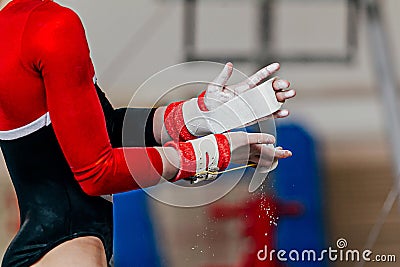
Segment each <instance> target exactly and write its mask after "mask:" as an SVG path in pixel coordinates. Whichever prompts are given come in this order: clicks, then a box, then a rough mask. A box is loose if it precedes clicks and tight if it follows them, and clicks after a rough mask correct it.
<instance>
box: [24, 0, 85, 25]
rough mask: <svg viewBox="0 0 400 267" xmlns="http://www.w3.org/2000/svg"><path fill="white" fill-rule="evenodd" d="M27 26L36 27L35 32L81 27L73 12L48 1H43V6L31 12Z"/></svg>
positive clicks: (77, 17)
mask: <svg viewBox="0 0 400 267" xmlns="http://www.w3.org/2000/svg"><path fill="white" fill-rule="evenodd" d="M29 24H30V25H32V26H34V27H37V28H36V30H41V29H44V30H55V29H60V28H65V27H68V28H73V27H78V28H82V27H83V26H82V22H81V19H80V18H79V16H78V14H77V13H76V12H75V11H73V10H72V9H70V8H67V7H64V6H61V5H59V4H57V3H55V2H53V1H50V0H45V1H43V4H41V5H40V6H38V7H37V8H36V9H35V10H33V11H32V13H31V16H30V21H29Z"/></svg>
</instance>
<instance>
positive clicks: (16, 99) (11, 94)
mask: <svg viewBox="0 0 400 267" xmlns="http://www.w3.org/2000/svg"><path fill="white" fill-rule="evenodd" d="M0 12H1V13H0V25H2V26H1V27H0V40H1V41H0V130H1V131H6V130H12V129H16V128H18V127H21V126H24V125H26V124H28V123H30V122H32V121H34V120H36V119H37V118H39V117H40V116H42V115H43V114H45V113H46V112H49V114H50V118H51V121H52V127H53V129H54V132H55V134H56V137H57V140H58V142H59V144H60V146H61V149H62V151H63V153H64V155H65V158H66V160H67V162H68V164H69V165H70V167H71V170H72V171H73V173H74V176H75V178H76V180H77V181H78V182H79V184H80V186H81V187H82V189H83V190H84V191H85V192H86V193H87V194H90V195H104V194H111V193H117V192H123V191H128V190H132V189H136V188H138V183H137V180H140V183H139V184H140V185H141V186H143V185H145V186H150V185H154V184H156V183H158V181H159V178H160V173H162V168H163V166H162V161H161V157H160V155H159V153H158V152H157V150H155V149H154V148H114V149H113V148H112V147H111V145H110V141H109V138H108V135H107V131H106V126H105V121H104V116H103V113H102V109H101V106H100V103H99V100H98V97H97V94H96V91H95V87H94V85H93V75H94V69H93V66H92V62H91V59H90V55H89V48H88V45H87V41H86V36H85V32H84V28H83V26H82V24H81V21H80V19H79V17H78V16H77V15H76V14H75V13H74V12H73V11H71V10H70V9H67V8H64V7H61V6H60V5H58V4H56V3H54V2H51V1H46V0H45V1H42V0H14V1H12V2H11V3H10V4H8V5H7V6H6V7H5V8H4V9H3V10H1V11H0ZM126 162H129V167H128V164H127V163H126ZM129 168H130V170H129ZM131 173H132V174H131ZM132 176H133V177H132ZM135 180H136V181H135Z"/></svg>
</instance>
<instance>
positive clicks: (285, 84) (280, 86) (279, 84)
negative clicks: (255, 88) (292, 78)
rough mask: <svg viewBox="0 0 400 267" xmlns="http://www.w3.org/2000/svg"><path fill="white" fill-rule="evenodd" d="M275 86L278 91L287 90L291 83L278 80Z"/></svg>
mask: <svg viewBox="0 0 400 267" xmlns="http://www.w3.org/2000/svg"><path fill="white" fill-rule="evenodd" d="M275 86H276V87H277V89H286V88H288V87H289V83H288V82H287V81H284V80H277V81H276V82H275Z"/></svg>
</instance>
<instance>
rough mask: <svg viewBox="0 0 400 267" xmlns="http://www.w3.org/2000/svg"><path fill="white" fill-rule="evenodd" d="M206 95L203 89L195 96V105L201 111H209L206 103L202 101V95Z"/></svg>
mask: <svg viewBox="0 0 400 267" xmlns="http://www.w3.org/2000/svg"><path fill="white" fill-rule="evenodd" d="M205 95H206V91H203V92H202V93H201V94H200V95H199V96H198V97H197V105H199V108H200V110H201V111H209V110H208V108H207V106H206V104H205V103H204V97H205Z"/></svg>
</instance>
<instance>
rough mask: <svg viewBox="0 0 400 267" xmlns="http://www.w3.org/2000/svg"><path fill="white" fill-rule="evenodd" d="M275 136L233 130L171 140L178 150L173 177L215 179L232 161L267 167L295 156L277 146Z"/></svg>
mask: <svg viewBox="0 0 400 267" xmlns="http://www.w3.org/2000/svg"><path fill="white" fill-rule="evenodd" d="M274 143H275V138H274V136H272V135H269V134H264V133H246V132H230V133H225V134H212V135H208V136H205V137H202V138H198V139H194V140H190V141H187V142H174V141H171V142H168V143H166V145H165V146H166V147H173V148H175V149H176V151H178V153H179V158H180V160H179V164H180V165H179V171H178V174H177V175H176V176H175V177H174V178H173V179H172V180H171V181H177V180H179V179H182V178H188V177H192V180H193V181H194V182H198V181H203V180H213V179H216V178H217V176H218V173H219V172H221V171H224V170H225V169H226V168H227V167H228V165H229V164H230V163H236V164H241V165H246V164H248V163H249V162H252V163H255V164H257V165H259V166H261V167H263V168H266V169H268V170H270V169H271V166H273V163H274V162H275V161H276V160H277V159H282V158H287V157H290V156H291V155H292V153H291V152H290V151H289V150H283V149H281V148H277V149H276V148H274V147H273V146H272V145H273V144H274Z"/></svg>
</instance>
